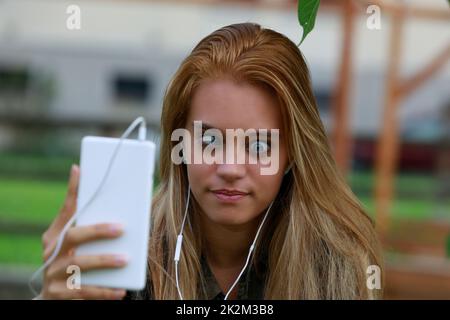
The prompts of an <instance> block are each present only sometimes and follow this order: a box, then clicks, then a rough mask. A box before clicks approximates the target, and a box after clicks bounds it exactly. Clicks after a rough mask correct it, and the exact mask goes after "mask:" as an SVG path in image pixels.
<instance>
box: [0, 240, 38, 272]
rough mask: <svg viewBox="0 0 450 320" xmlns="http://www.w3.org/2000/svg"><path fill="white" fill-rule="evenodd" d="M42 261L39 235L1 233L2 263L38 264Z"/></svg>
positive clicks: (0, 259)
mask: <svg viewBox="0 0 450 320" xmlns="http://www.w3.org/2000/svg"><path fill="white" fill-rule="evenodd" d="M41 262H42V246H41V239H40V237H38V236H27V235H15V234H0V264H7V265H9V264H19V265H29V266H34V267H36V266H38V265H39V264H40V263H41Z"/></svg>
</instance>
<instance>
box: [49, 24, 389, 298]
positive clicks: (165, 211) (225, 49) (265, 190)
mask: <svg viewBox="0 0 450 320" xmlns="http://www.w3.org/2000/svg"><path fill="white" fill-rule="evenodd" d="M195 121H201V123H202V126H203V127H204V128H209V127H210V128H215V129H217V130H220V131H221V132H225V131H226V130H227V129H243V130H247V129H256V130H257V131H258V130H261V129H267V130H269V131H275V130H276V129H278V130H279V139H277V142H276V143H277V152H273V153H274V154H277V156H278V157H277V159H275V160H276V161H277V165H278V168H279V170H277V171H276V172H275V173H273V174H269V175H263V174H261V168H262V167H263V166H264V165H263V164H262V163H261V162H260V160H259V159H261V158H260V157H259V154H260V151H269V152H272V151H273V147H274V146H272V144H271V141H269V140H267V139H266V140H263V139H259V138H258V139H257V140H255V141H253V142H251V141H248V143H247V141H246V143H245V144H244V146H243V147H242V146H237V147H236V150H235V151H236V152H239V151H241V152H244V153H245V154H246V155H247V156H248V158H249V159H250V158H253V159H256V160H257V161H256V162H253V163H249V162H245V163H238V162H237V161H235V162H231V163H228V162H227V163H212V164H207V163H204V162H203V163H198V164H195V163H192V162H190V161H185V162H186V163H181V164H176V163H174V161H173V156H172V151H173V149H174V148H175V146H176V144H177V143H178V142H176V141H173V139H172V133H173V132H174V131H175V130H177V129H180V128H181V129H183V128H184V129H186V130H187V131H188V132H190V133H192V136H194V137H195V134H194V126H193V125H194V124H195ZM161 129H162V136H161V158H160V180H161V182H160V185H159V186H158V190H157V193H156V194H155V196H154V199H153V204H152V219H153V221H152V230H151V240H150V251H149V264H148V265H149V268H148V271H149V272H148V284H147V287H146V288H145V290H143V291H142V292H137V293H131V292H129V293H128V294H127V295H126V297H127V298H144V299H145V298H151V299H178V298H179V297H183V298H184V299H221V298H224V297H225V296H227V298H230V299H246V298H249V299H371V298H378V297H380V296H381V290H376V289H374V290H371V289H370V288H368V286H367V284H366V283H367V277H368V274H367V273H366V271H367V268H368V266H369V265H377V266H380V267H382V262H381V255H380V252H381V251H380V246H379V242H378V239H377V236H376V233H375V230H374V228H373V224H372V222H371V220H370V218H369V217H368V216H367V214H366V213H365V212H364V209H363V207H362V205H361V203H360V202H359V201H358V199H357V198H356V197H355V195H354V194H353V193H352V191H351V189H350V188H349V186H348V185H347V183H346V181H345V179H344V178H343V177H342V175H341V174H340V173H339V170H338V169H337V167H336V164H335V161H334V159H333V156H332V153H331V151H330V146H329V144H328V140H327V136H326V134H325V130H324V128H323V125H322V123H321V120H320V118H319V113H318V110H317V106H316V102H315V99H314V96H313V92H312V89H311V81H310V75H309V71H308V67H307V65H306V63H305V60H304V58H303V56H302V54H301V52H300V51H299V49H298V48H297V46H296V45H295V44H294V43H293V42H292V41H290V40H289V39H288V38H286V37H285V36H283V35H281V34H280V33H277V32H275V31H273V30H270V29H264V28H262V27H260V26H259V25H257V24H252V23H243V24H235V25H230V26H227V27H224V28H221V29H219V30H217V31H215V32H213V33H212V34H210V35H208V36H207V37H206V38H204V39H203V40H201V41H200V43H199V44H198V45H197V46H196V47H195V48H194V49H193V51H192V52H191V54H190V55H189V56H188V57H187V58H186V59H185V60H184V61H183V62H182V64H181V66H180V68H179V69H178V71H177V72H176V74H175V75H174V77H173V79H172V80H171V82H170V83H169V86H168V88H167V91H166V94H165V98H164V103H163V112H162V118H161ZM194 139H195V138H192V142H195V141H194ZM219 140H220V139H218V136H208V135H207V134H206V132H204V133H203V134H202V135H201V145H202V148H206V147H207V146H209V145H211V144H213V143H216V142H217V141H219ZM249 140H250V139H249ZM229 143H231V141H227V140H226V139H225V140H224V141H223V144H224V145H225V144H229ZM241 147H242V148H241ZM239 148H241V149H239ZM186 150H187V149H186ZM233 150H234V149H233ZM227 152H228V151H227ZM188 155H189V154H188V153H184V154H183V156H184V159H187V158H188ZM77 181H78V168H77V167H74V168H73V169H72V174H71V179H70V182H69V192H68V196H67V199H66V205H65V206H64V208H63V209H62V210H61V213H60V215H59V216H58V218H56V219H55V221H54V222H53V224H52V226H51V227H50V228H49V230H48V231H47V232H46V233H45V234H44V236H43V243H44V248H45V251H44V258H46V257H48V256H49V255H50V253H51V252H52V249H53V247H54V242H55V238H56V235H57V234H58V232H59V231H60V230H61V228H62V226H63V225H64V223H65V222H66V221H67V220H68V219H69V218H70V216H71V215H73V213H74V212H75V210H76V208H75V199H76V189H77ZM185 212H186V217H185ZM182 226H185V227H184V229H183V232H182V234H183V237H184V238H183V239H184V240H183V243H182V248H181V254H180V257H179V262H177V263H174V255H175V251H176V244H177V236H178V234H180V232H181V230H182ZM120 234H121V231H120V226H109V225H98V226H91V227H72V228H71V229H70V231H69V232H68V234H67V236H66V239H65V243H64V245H63V248H64V250H62V252H61V254H60V255H59V256H58V258H57V259H56V260H55V261H54V262H53V263H52V264H51V265H50V266H49V267H48V268H47V270H46V273H45V277H44V288H43V291H42V293H41V295H42V297H43V298H111V299H113V298H123V297H124V296H125V294H126V292H124V291H123V290H113V289H107V288H98V287H84V288H82V289H81V290H68V289H67V288H66V287H65V283H66V277H67V274H66V273H65V270H66V269H65V268H66V267H67V266H68V265H69V264H77V265H79V266H80V268H81V270H89V269H95V268H114V267H121V266H123V265H124V264H126V261H124V259H122V258H121V257H115V256H95V257H74V256H73V249H74V248H75V247H76V246H78V245H80V244H81V243H85V242H88V241H95V240H97V239H102V238H111V237H117V236H120ZM256 235H258V236H257V237H256ZM255 239H256V240H255ZM254 240H255V244H254V246H252V243H253V241H254ZM251 246H252V248H254V250H253V252H250V254H249V248H250V247H251ZM248 260H249V261H248ZM247 262H248V265H247V264H246V263H247Z"/></svg>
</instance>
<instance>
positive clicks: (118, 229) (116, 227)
mask: <svg viewBox="0 0 450 320" xmlns="http://www.w3.org/2000/svg"><path fill="white" fill-rule="evenodd" d="M109 231H110V232H111V233H112V234H113V235H119V234H121V233H122V231H123V227H122V226H121V225H120V224H112V225H110V226H109Z"/></svg>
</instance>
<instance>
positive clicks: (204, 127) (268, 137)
mask: <svg viewBox="0 0 450 320" xmlns="http://www.w3.org/2000/svg"><path fill="white" fill-rule="evenodd" d="M192 127H193V128H194V127H195V123H194V121H193V122H192ZM208 129H217V130H219V131H220V132H221V133H222V135H225V133H224V131H223V130H222V129H218V128H216V127H214V126H212V125H210V124H208V123H205V122H202V132H204V131H206V130H208ZM255 130H256V131H257V133H258V137H259V136H261V135H262V134H261V130H267V141H271V134H270V131H271V130H273V129H255ZM244 131H245V130H244Z"/></svg>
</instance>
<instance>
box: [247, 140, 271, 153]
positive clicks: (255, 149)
mask: <svg viewBox="0 0 450 320" xmlns="http://www.w3.org/2000/svg"><path fill="white" fill-rule="evenodd" d="M249 149H250V152H252V153H255V154H260V153H267V151H268V150H269V149H270V146H269V145H268V144H267V143H266V142H264V141H255V142H252V143H251V144H250V147H249Z"/></svg>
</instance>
